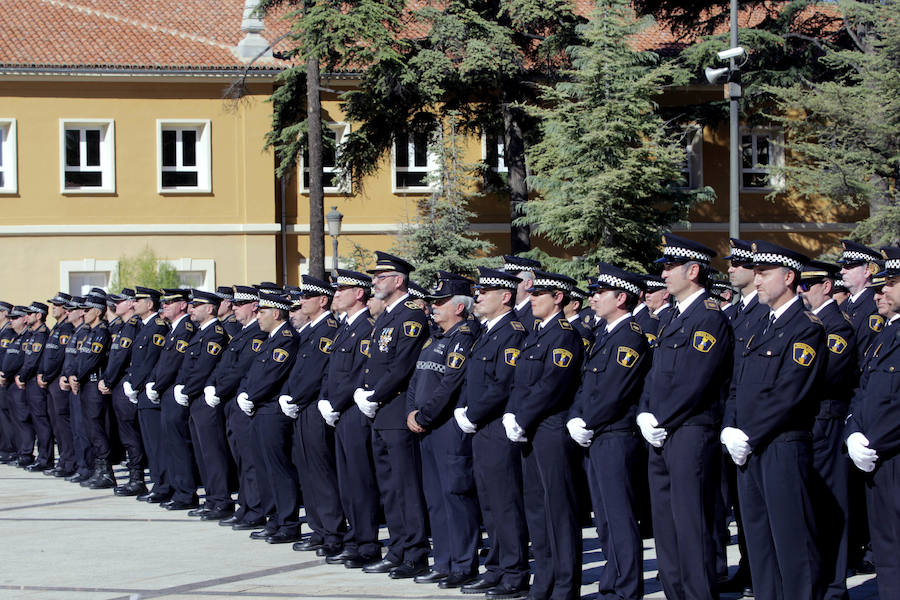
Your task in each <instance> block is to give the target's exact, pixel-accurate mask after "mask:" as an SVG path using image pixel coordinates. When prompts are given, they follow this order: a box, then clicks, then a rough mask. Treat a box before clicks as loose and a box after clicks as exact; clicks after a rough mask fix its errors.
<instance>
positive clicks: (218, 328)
mask: <svg viewBox="0 0 900 600" xmlns="http://www.w3.org/2000/svg"><path fill="white" fill-rule="evenodd" d="M216 333H218V334H219V335H222V334H223V333H225V329H224V328H223V327H222V326H221V325H219V324H216Z"/></svg>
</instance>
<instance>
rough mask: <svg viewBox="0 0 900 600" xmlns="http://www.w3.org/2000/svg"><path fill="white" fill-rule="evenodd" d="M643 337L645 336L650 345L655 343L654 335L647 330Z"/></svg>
mask: <svg viewBox="0 0 900 600" xmlns="http://www.w3.org/2000/svg"><path fill="white" fill-rule="evenodd" d="M644 337H646V338H647V342H649V343H650V345H651V346H652V345H653V344H655V343H656V336H655V335H653V334H652V333H650V332H649V331H648V332H647V333H645V334H644Z"/></svg>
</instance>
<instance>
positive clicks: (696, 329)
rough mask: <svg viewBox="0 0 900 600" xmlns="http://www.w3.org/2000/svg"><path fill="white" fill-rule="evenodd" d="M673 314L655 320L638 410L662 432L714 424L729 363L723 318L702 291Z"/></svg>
mask: <svg viewBox="0 0 900 600" xmlns="http://www.w3.org/2000/svg"><path fill="white" fill-rule="evenodd" d="M674 314H675V313H674V309H673V310H669V311H666V314H665V315H664V316H663V317H661V318H660V328H659V331H658V332H657V340H656V345H655V348H654V350H653V366H652V367H651V368H650V372H649V373H648V375H647V380H646V382H645V383H644V391H643V394H642V395H641V403H640V409H639V412H649V413H652V414H653V416H655V417H656V419H657V421H659V427H662V428H665V429H669V428H677V427H680V426H682V425H718V424H719V423H720V422H721V420H722V412H723V410H724V407H725V400H726V398H727V397H728V384H729V381H730V380H731V371H732V365H733V354H734V349H733V346H732V336H731V327H730V326H729V325H728V319H727V318H726V317H725V315H724V314H722V311H721V310H720V309H719V303H718V302H716V301H715V300H714V299H712V298H710V297H709V296H707V295H706V293H702V294H700V296H699V297H698V298H697V299H695V300H694V301H693V302H692V303H691V304H690V306H688V307H687V309H686V310H685V311H684V313H682V314H681V315H679V316H678V317H674Z"/></svg>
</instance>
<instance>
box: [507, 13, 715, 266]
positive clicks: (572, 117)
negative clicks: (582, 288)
mask: <svg viewBox="0 0 900 600" xmlns="http://www.w3.org/2000/svg"><path fill="white" fill-rule="evenodd" d="M641 26H642V23H641V22H640V21H638V20H636V19H635V16H634V14H633V12H632V10H631V8H630V6H629V3H628V2H627V1H626V0H606V1H601V2H598V7H597V12H596V14H595V15H594V18H593V19H592V21H591V23H590V24H588V25H586V26H585V27H584V35H585V38H586V40H587V41H586V44H585V45H581V46H575V47H573V48H571V49H570V54H571V56H572V61H573V65H574V66H573V69H572V70H570V71H569V72H568V73H567V75H568V76H569V79H568V80H567V81H564V82H560V83H558V84H556V85H555V86H553V87H544V88H543V89H542V101H543V107H541V108H534V109H532V111H533V113H534V114H535V115H536V116H538V117H539V118H540V119H541V130H542V131H541V132H542V134H543V139H542V140H541V141H540V142H539V143H538V144H537V145H535V146H534V147H533V148H532V150H531V153H530V167H531V173H532V175H531V184H532V185H533V187H534V189H535V190H536V191H538V192H539V194H540V197H539V198H537V199H534V200H531V201H529V202H527V203H526V204H525V206H524V212H525V214H524V216H523V217H522V218H521V219H520V222H521V223H525V224H529V225H531V227H532V230H533V231H534V232H535V233H537V234H539V235H541V236H543V237H545V238H547V239H548V240H550V241H552V242H553V243H555V244H557V245H560V246H563V247H567V248H577V249H581V250H582V252H581V258H580V260H576V261H554V260H550V259H549V257H546V256H541V257H540V258H541V259H542V260H543V261H546V262H547V263H548V266H550V267H551V268H555V269H558V270H560V271H563V272H565V273H567V274H569V275H571V276H573V277H575V278H577V279H582V280H583V279H585V278H586V277H587V274H588V273H590V272H592V271H593V270H594V268H595V264H596V262H597V261H598V260H603V261H607V262H612V263H616V264H619V265H621V266H623V267H625V268H630V269H639V270H643V268H644V266H645V265H647V264H649V262H650V260H651V259H652V258H655V257H656V255H657V250H656V249H657V246H658V243H659V234H660V231H661V230H662V229H663V228H664V227H666V226H668V225H670V224H671V223H673V222H676V221H679V220H682V219H684V218H685V217H686V216H687V211H688V209H689V208H690V206H691V204H692V203H693V202H694V201H696V200H709V199H712V190H711V189H709V188H705V189H703V190H699V191H686V190H683V189H679V188H678V187H676V185H677V182H679V180H680V179H681V176H682V174H681V166H682V164H683V160H684V150H683V145H682V144H681V143H680V134H674V133H671V132H668V131H667V129H666V124H665V122H664V121H663V119H662V118H661V117H660V115H659V113H658V110H657V106H656V104H655V102H654V98H655V97H657V96H658V95H659V94H660V93H661V91H662V88H663V86H664V85H665V84H666V83H667V82H669V81H672V80H674V79H676V78H678V77H679V75H680V74H679V73H678V72H677V70H676V69H675V67H673V66H672V65H669V64H660V63H659V61H658V60H657V57H656V55H654V54H653V53H649V52H636V51H634V50H632V48H631V47H630V45H629V44H628V43H626V38H627V37H628V36H629V35H632V34H634V33H635V32H636V31H638V30H639V28H640V27H641ZM536 254H539V253H536Z"/></svg>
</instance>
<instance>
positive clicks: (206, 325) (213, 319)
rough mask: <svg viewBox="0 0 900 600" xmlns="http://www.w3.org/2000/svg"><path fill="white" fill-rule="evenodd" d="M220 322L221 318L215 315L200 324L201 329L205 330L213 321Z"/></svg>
mask: <svg viewBox="0 0 900 600" xmlns="http://www.w3.org/2000/svg"><path fill="white" fill-rule="evenodd" d="M218 322H219V319H217V318H215V317H213V318H212V319H210V320H209V321H207V322H206V323H204V324H203V325H201V326H200V331H203V330H204V329H206V328H207V327H209V326H210V325H212V324H213V323H218Z"/></svg>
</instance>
